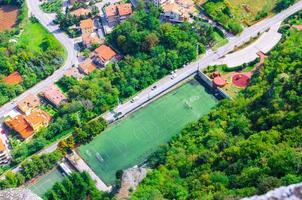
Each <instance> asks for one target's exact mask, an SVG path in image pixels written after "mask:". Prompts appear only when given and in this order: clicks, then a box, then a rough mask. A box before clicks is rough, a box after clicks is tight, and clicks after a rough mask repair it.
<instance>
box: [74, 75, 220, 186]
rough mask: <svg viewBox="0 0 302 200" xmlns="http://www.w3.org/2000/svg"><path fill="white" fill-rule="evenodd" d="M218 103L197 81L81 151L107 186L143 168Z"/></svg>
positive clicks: (130, 116) (111, 127) (142, 109)
mask: <svg viewBox="0 0 302 200" xmlns="http://www.w3.org/2000/svg"><path fill="white" fill-rule="evenodd" d="M217 103H218V100H217V99H216V98H215V97H214V96H212V94H209V93H207V91H206V89H205V88H204V87H203V86H202V85H201V84H200V83H199V82H198V81H196V80H195V79H194V80H191V81H189V82H187V83H185V84H184V85H182V86H181V87H179V88H177V89H175V90H173V91H171V92H170V93H168V94H166V95H165V96H163V97H161V98H159V99H158V100H156V101H154V102H152V103H150V104H149V105H147V106H146V107H144V108H141V109H139V110H138V111H136V112H134V113H132V114H131V115H129V116H128V117H127V118H125V119H122V120H121V121H119V122H117V123H114V124H113V125H112V126H110V127H108V128H107V129H106V130H105V131H104V132H103V133H102V134H100V135H98V136H97V137H96V138H95V139H94V140H93V141H92V142H90V143H89V144H86V145H83V146H81V147H80V148H79V149H78V150H79V153H80V155H81V156H82V158H83V159H84V160H85V161H86V162H87V163H88V165H89V166H90V167H91V168H92V170H94V172H95V173H96V174H97V175H98V176H99V177H100V178H101V179H102V180H103V181H104V182H105V183H106V184H109V185H110V184H113V183H114V182H115V174H116V171H117V170H120V169H126V168H129V167H132V166H134V165H136V164H140V163H142V162H143V161H145V160H146V158H147V157H148V156H149V155H150V154H151V153H153V152H154V151H156V149H158V147H159V146H160V145H161V144H164V143H167V142H168V141H169V140H170V139H171V138H172V137H173V136H175V135H176V134H178V133H179V132H180V131H181V130H182V129H183V128H184V127H185V125H186V124H188V123H189V122H193V121H196V120H197V119H199V118H200V117H201V116H203V115H206V114H207V113H208V112H209V111H210V110H211V108H212V107H214V106H215V105H216V104H217Z"/></svg>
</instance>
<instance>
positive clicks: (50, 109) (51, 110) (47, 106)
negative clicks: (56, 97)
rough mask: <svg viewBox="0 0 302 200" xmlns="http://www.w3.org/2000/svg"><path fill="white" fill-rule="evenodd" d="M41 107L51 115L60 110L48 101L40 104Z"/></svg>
mask: <svg viewBox="0 0 302 200" xmlns="http://www.w3.org/2000/svg"><path fill="white" fill-rule="evenodd" d="M40 108H41V109H42V110H44V111H45V112H47V113H48V114H49V115H50V116H54V115H55V114H56V113H57V112H58V110H57V109H56V108H55V107H53V106H52V105H50V104H48V103H43V104H42V105H41V106H40Z"/></svg>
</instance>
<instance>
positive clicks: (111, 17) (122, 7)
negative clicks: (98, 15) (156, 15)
mask: <svg viewBox="0 0 302 200" xmlns="http://www.w3.org/2000/svg"><path fill="white" fill-rule="evenodd" d="M132 12H133V11H132V5H131V3H123V4H118V5H110V6H107V7H106V8H105V17H106V20H107V22H108V25H109V26H114V25H115V24H117V23H121V22H122V21H124V20H125V19H127V18H128V17H129V16H130V15H131V14H132Z"/></svg>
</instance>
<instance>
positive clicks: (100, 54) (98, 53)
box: [93, 45, 117, 66]
mask: <svg viewBox="0 0 302 200" xmlns="http://www.w3.org/2000/svg"><path fill="white" fill-rule="evenodd" d="M116 56H117V54H116V53H115V51H113V49H111V48H110V47H109V46H107V45H101V46H99V47H98V48H97V49H95V50H94V57H93V58H94V61H95V62H96V63H98V64H100V65H101V66H106V65H107V64H108V63H109V62H110V61H112V60H114V59H115V58H116Z"/></svg>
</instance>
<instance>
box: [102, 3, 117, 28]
mask: <svg viewBox="0 0 302 200" xmlns="http://www.w3.org/2000/svg"><path fill="white" fill-rule="evenodd" d="M105 17H106V20H107V23H108V25H109V26H114V25H115V24H117V23H118V13H117V8H116V5H110V6H107V7H106V8H105Z"/></svg>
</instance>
